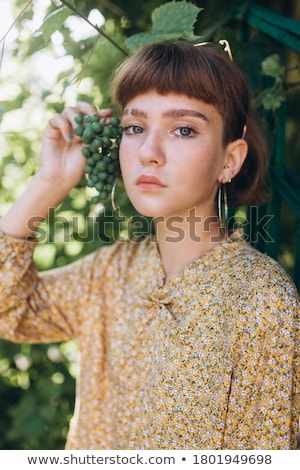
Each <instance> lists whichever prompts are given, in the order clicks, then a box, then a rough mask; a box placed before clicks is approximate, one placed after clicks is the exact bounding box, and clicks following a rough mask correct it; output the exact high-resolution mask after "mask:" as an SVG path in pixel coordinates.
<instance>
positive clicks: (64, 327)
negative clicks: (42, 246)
mask: <svg viewBox="0 0 300 470" xmlns="http://www.w3.org/2000/svg"><path fill="white" fill-rule="evenodd" d="M35 245H36V244H35V242H33V241H28V240H22V239H17V238H14V237H11V236H7V235H4V234H1V236H0V337H1V338H3V339H7V340H10V341H13V342H31V343H41V342H58V341H65V340H68V339H71V338H76V337H77V333H78V330H79V328H80V322H81V312H82V311H84V309H85V308H86V307H87V303H88V302H89V292H90V289H91V284H92V280H93V277H94V265H95V254H92V255H88V256H86V257H85V258H84V259H83V260H80V261H77V262H75V263H72V264H70V265H68V266H66V267H64V268H59V269H53V270H49V271H47V272H42V273H38V271H37V268H36V266H35V264H34V261H33V252H34V248H35Z"/></svg>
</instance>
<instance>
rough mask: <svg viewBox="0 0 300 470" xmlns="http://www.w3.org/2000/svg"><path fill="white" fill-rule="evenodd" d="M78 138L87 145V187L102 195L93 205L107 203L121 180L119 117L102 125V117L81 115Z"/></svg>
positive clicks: (84, 150)
mask: <svg viewBox="0 0 300 470" xmlns="http://www.w3.org/2000/svg"><path fill="white" fill-rule="evenodd" d="M74 120H75V122H76V124H78V126H76V127H75V128H74V134H76V135H77V136H79V137H81V140H82V142H83V144H84V146H83V147H82V150H81V151H82V155H83V156H84V157H85V158H86V165H85V168H84V170H85V173H86V181H87V183H86V184H87V186H88V187H90V188H95V189H96V191H97V192H98V194H97V195H96V196H94V197H92V199H91V203H92V204H94V203H95V204H96V203H99V202H104V201H105V200H106V199H107V198H108V197H109V195H110V193H111V190H112V187H113V184H114V182H115V180H116V178H118V176H120V164H119V145H120V141H121V127H120V119H119V118H117V117H116V116H113V117H112V118H110V119H108V120H104V121H103V122H102V121H101V122H100V118H99V116H98V114H96V113H95V114H91V115H83V114H78V115H76V116H75V118H74Z"/></svg>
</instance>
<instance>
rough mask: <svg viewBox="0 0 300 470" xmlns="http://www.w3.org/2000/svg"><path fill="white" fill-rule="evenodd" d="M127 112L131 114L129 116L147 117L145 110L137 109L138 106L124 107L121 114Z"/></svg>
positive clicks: (124, 114) (126, 113)
mask: <svg viewBox="0 0 300 470" xmlns="http://www.w3.org/2000/svg"><path fill="white" fill-rule="evenodd" d="M128 114H131V116H135V117H143V118H145V119H147V118H148V114H147V113H146V111H143V110H142V109H138V108H126V109H124V111H123V116H126V115H128Z"/></svg>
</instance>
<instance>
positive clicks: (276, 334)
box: [0, 233, 300, 450]
mask: <svg viewBox="0 0 300 470" xmlns="http://www.w3.org/2000/svg"><path fill="white" fill-rule="evenodd" d="M0 242H1V255H0V256H1V274H0V279H1V280H0V297H1V303H0V305H1V307H0V308H1V312H0V336H1V337H2V338H6V339H8V340H11V341H15V342H35V343H39V342H57V341H65V340H68V339H71V338H76V339H77V340H78V341H79V345H80V351H81V354H80V377H79V379H78V384H77V401H76V406H75V412H74V417H73V418H72V421H71V426H70V432H69V437H68V441H67V445H66V447H67V448H68V449H212V450H219V449H244V450H247V449H277V450H279V449H295V448H296V433H297V430H298V423H299V413H300V400H299V388H300V377H299V375H300V363H299V350H300V333H299V323H300V319H299V317H300V300H299V294H298V292H297V290H296V288H295V286H294V284H293V282H292V281H291V279H290V278H289V276H288V275H287V274H286V273H285V271H284V270H283V268H282V267H281V266H280V265H279V264H278V263H277V262H276V261H274V260H272V259H271V258H269V257H267V256H266V255H264V254H261V253H259V252H258V251H256V250H255V249H254V248H252V247H251V246H250V245H249V244H248V243H246V242H245V241H244V240H243V239H242V238H241V236H240V234H239V233H234V234H233V235H232V236H231V237H230V238H229V239H228V240H227V241H225V242H223V243H220V244H218V245H216V246H215V247H214V248H213V249H212V250H211V251H209V252H207V253H205V254H204V255H203V256H202V257H201V258H199V259H197V260H195V261H194V262H192V263H190V264H189V265H188V266H186V267H185V268H184V269H183V270H182V271H181V272H180V273H179V274H178V275H177V276H175V277H174V278H172V279H171V280H170V281H168V282H167V283H166V284H165V283H164V272H163V268H162V264H161V260H160V256H159V251H158V247H157V244H156V243H155V242H154V241H153V240H151V239H150V238H149V239H146V240H143V241H140V242H132V241H128V242H120V243H117V244H115V245H112V246H108V247H104V248H101V249H100V250H98V251H96V252H95V253H93V254H91V255H89V256H87V257H85V258H84V259H82V260H80V261H77V262H76V263H73V264H70V265H68V266H66V267H64V268H60V269H58V270H51V271H48V272H45V273H38V272H37V271H36V268H35V266H34V263H33V261H32V253H33V250H34V243H32V242H29V241H24V240H18V239H15V238H13V237H9V236H4V235H3V236H2V238H1V240H0Z"/></svg>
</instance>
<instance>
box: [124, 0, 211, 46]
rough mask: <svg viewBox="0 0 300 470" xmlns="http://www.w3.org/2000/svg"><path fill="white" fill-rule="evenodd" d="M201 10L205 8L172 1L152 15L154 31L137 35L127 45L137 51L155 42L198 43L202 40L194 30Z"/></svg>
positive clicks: (128, 40) (127, 41)
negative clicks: (183, 41)
mask: <svg viewBox="0 0 300 470" xmlns="http://www.w3.org/2000/svg"><path fill="white" fill-rule="evenodd" d="M201 10H203V8H199V7H197V6H195V5H193V4H192V3H188V2H186V1H181V2H175V1H172V2H169V3H166V4H164V5H161V6H160V7H158V8H156V9H155V10H154V11H153V13H152V15H151V18H152V31H150V32H145V33H139V34H135V35H134V36H131V37H129V38H128V39H127V40H126V41H125V44H126V45H127V47H128V48H129V49H130V50H135V49H138V48H140V47H143V46H146V45H148V44H152V43H155V42H164V41H174V40H177V39H185V40H187V41H196V40H198V39H200V38H199V36H195V35H194V32H193V29H194V25H195V22H196V20H197V16H198V14H199V12H200V11H201Z"/></svg>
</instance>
